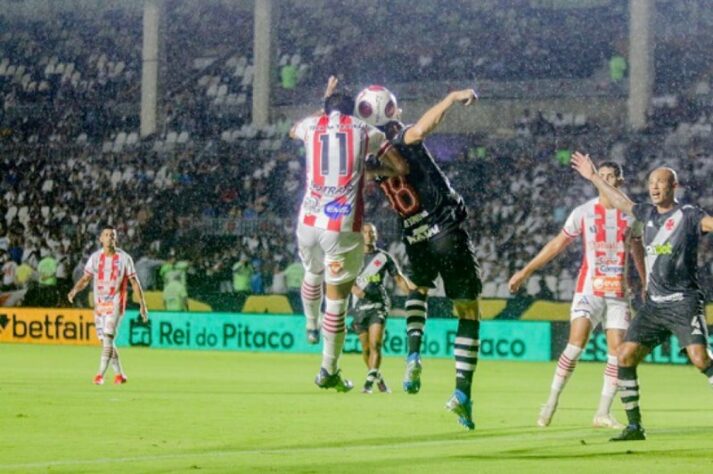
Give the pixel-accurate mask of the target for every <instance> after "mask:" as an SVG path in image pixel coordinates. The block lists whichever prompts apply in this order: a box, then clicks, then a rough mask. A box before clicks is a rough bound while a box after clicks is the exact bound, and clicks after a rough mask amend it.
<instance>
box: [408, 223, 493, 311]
mask: <svg viewBox="0 0 713 474" xmlns="http://www.w3.org/2000/svg"><path fill="white" fill-rule="evenodd" d="M406 254H407V255H408V258H409V261H410V262H411V273H410V275H409V277H410V278H411V280H412V281H413V282H414V283H415V284H416V285H417V286H421V287H426V288H434V287H435V284H434V282H435V281H436V278H438V275H439V274H440V275H441V278H443V286H444V287H445V289H446V296H447V297H448V298H450V299H452V300H474V299H477V298H478V296H479V295H480V292H481V290H482V288H483V284H482V282H481V280H480V264H479V263H478V258H477V257H476V256H475V248H474V247H473V243H472V242H471V241H470V237H469V236H468V232H466V231H465V230H463V229H461V228H459V227H458V228H455V229H452V230H449V231H446V232H445V233H443V234H441V235H438V236H436V237H435V238H433V239H428V240H425V241H423V242H418V243H415V244H406Z"/></svg>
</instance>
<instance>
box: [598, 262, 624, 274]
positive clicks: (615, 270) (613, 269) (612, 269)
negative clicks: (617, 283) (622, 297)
mask: <svg viewBox="0 0 713 474" xmlns="http://www.w3.org/2000/svg"><path fill="white" fill-rule="evenodd" d="M597 269H598V270H599V273H604V274H605V275H619V274H620V273H623V272H624V267H623V266H622V265H612V264H604V265H599V266H598V267H597Z"/></svg>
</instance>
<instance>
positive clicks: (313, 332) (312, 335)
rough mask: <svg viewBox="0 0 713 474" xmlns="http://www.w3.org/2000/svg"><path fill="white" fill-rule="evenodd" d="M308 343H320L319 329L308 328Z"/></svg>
mask: <svg viewBox="0 0 713 474" xmlns="http://www.w3.org/2000/svg"><path fill="white" fill-rule="evenodd" d="M307 343H309V344H319V329H308V330H307Z"/></svg>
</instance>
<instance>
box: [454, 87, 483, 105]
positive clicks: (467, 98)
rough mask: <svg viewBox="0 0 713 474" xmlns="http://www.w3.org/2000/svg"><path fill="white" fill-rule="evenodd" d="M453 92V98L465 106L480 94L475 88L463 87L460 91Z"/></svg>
mask: <svg viewBox="0 0 713 474" xmlns="http://www.w3.org/2000/svg"><path fill="white" fill-rule="evenodd" d="M452 94H453V99H454V100H455V101H456V102H460V103H461V104H463V105H465V106H468V105H470V104H472V103H473V102H475V101H476V100H478V94H476V93H475V90H474V89H463V90H460V91H455V92H452Z"/></svg>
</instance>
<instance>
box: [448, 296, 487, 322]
mask: <svg viewBox="0 0 713 474" xmlns="http://www.w3.org/2000/svg"><path fill="white" fill-rule="evenodd" d="M453 307H454V308H455V311H456V316H458V317H459V318H461V319H478V317H479V316H480V305H479V302H478V300H455V301H454V302H453Z"/></svg>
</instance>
